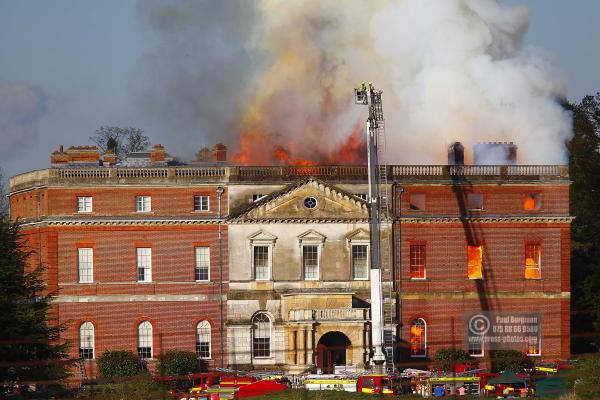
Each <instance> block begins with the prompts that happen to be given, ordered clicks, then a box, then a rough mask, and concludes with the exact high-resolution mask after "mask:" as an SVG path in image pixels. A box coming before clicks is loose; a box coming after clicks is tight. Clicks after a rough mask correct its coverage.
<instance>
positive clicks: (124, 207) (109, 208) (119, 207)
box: [47, 186, 227, 218]
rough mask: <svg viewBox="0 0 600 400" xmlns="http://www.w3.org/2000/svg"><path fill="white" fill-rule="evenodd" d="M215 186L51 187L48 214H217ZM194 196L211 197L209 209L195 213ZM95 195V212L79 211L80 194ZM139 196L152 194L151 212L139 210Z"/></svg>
mask: <svg viewBox="0 0 600 400" xmlns="http://www.w3.org/2000/svg"><path fill="white" fill-rule="evenodd" d="M216 189H217V188H216V186H215V187H212V186H198V187H188V188H164V187H163V188H152V187H139V188H128V187H125V188H123V187H118V188H97V187H96V188H90V187H82V188H78V189H74V188H60V189H58V188H57V189H49V190H48V203H49V206H48V211H47V214H48V215H53V216H59V215H62V216H77V215H80V216H83V217H87V218H89V217H90V216H111V217H116V216H127V217H135V216H140V215H149V216H188V217H190V216H197V217H215V216H218V197H217V192H216ZM194 195H201V196H209V206H210V210H209V211H208V212H205V211H201V212H194ZM78 196H92V198H93V200H92V203H93V205H92V208H93V210H92V213H91V214H90V213H85V214H78V213H77V212H76V205H77V197H78ZM136 196H151V198H152V201H151V202H152V207H151V212H150V213H136V208H135V199H136ZM221 202H222V203H221V206H222V214H223V215H226V213H227V192H226V191H225V192H224V193H223V196H222V200H221Z"/></svg>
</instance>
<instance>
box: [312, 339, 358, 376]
mask: <svg viewBox="0 0 600 400" xmlns="http://www.w3.org/2000/svg"><path fill="white" fill-rule="evenodd" d="M351 345H352V343H351V342H350V339H348V336H346V335H344V334H343V333H342V332H327V333H326V334H324V335H323V336H321V339H319V343H318V344H317V367H318V368H320V369H321V370H322V371H323V373H324V374H332V373H333V366H334V365H346V362H347V357H348V355H347V352H348V350H349V349H350V347H351Z"/></svg>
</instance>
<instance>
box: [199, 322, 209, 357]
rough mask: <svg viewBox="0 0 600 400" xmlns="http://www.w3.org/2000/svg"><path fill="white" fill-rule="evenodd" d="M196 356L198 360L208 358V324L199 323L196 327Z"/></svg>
mask: <svg viewBox="0 0 600 400" xmlns="http://www.w3.org/2000/svg"><path fill="white" fill-rule="evenodd" d="M196 355H197V356H198V358H204V359H208V358H210V323H209V322H208V321H200V322H199V323H198V325H196Z"/></svg>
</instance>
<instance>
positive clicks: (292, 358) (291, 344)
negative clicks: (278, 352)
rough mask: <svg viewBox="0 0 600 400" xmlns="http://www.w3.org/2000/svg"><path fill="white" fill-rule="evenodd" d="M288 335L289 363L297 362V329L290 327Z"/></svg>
mask: <svg viewBox="0 0 600 400" xmlns="http://www.w3.org/2000/svg"><path fill="white" fill-rule="evenodd" d="M287 335H288V346H287V351H288V353H287V360H288V364H296V340H295V339H296V331H295V330H293V329H291V328H289V329H287Z"/></svg>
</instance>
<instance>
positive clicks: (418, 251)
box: [410, 244, 425, 279]
mask: <svg viewBox="0 0 600 400" xmlns="http://www.w3.org/2000/svg"><path fill="white" fill-rule="evenodd" d="M410 279H425V245H424V244H416V245H411V246H410Z"/></svg>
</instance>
